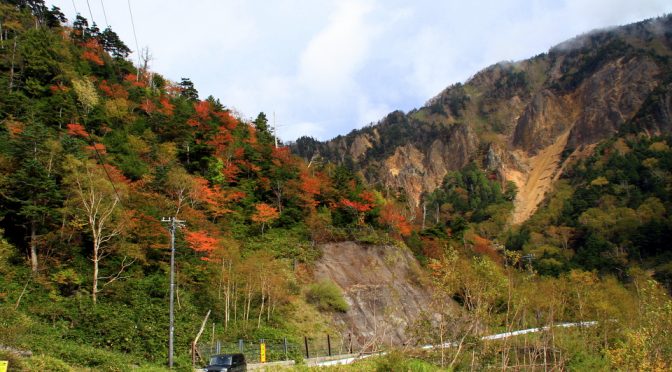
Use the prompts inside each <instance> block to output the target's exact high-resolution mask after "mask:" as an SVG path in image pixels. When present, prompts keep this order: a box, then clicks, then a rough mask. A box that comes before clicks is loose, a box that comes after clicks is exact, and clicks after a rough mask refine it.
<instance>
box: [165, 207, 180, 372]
mask: <svg viewBox="0 0 672 372" xmlns="http://www.w3.org/2000/svg"><path fill="white" fill-rule="evenodd" d="M161 222H166V223H170V226H169V230H170V328H169V331H168V333H169V337H168V368H171V369H172V368H173V338H174V336H175V230H177V228H180V227H184V223H185V222H186V221H181V220H178V219H177V218H175V217H163V218H162V219H161Z"/></svg>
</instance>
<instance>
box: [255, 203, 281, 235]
mask: <svg viewBox="0 0 672 372" xmlns="http://www.w3.org/2000/svg"><path fill="white" fill-rule="evenodd" d="M254 208H255V209H256V210H257V211H256V212H255V213H254V214H253V215H252V221H254V222H256V223H260V224H261V235H264V228H265V227H266V224H270V223H271V222H273V221H275V220H276V219H278V217H280V213H278V210H277V209H276V208H274V207H271V206H270V205H268V204H266V203H259V204H257V205H255V206H254Z"/></svg>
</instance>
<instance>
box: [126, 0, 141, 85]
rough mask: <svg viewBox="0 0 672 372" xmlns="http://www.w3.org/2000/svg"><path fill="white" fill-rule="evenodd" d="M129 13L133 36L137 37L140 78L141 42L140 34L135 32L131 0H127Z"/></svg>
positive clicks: (136, 47)
mask: <svg viewBox="0 0 672 372" xmlns="http://www.w3.org/2000/svg"><path fill="white" fill-rule="evenodd" d="M127 3H128V13H129V14H130V15H131V26H132V27H133V38H134V39H135V49H136V51H135V52H136V53H137V54H138V79H140V44H138V35H137V34H136V33H135V22H134V21H133V11H132V10H131V0H127Z"/></svg>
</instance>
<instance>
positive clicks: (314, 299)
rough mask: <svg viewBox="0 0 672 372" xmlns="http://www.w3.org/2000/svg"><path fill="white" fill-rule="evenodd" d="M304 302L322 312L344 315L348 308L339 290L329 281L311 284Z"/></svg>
mask: <svg viewBox="0 0 672 372" xmlns="http://www.w3.org/2000/svg"><path fill="white" fill-rule="evenodd" d="M306 300H307V301H308V302H309V303H311V304H313V305H315V306H317V308H318V309H320V310H324V311H338V312H342V313H344V312H346V311H348V309H349V308H350V306H349V305H348V303H347V302H345V299H344V298H343V291H341V288H340V287H339V286H338V285H336V283H334V282H332V281H331V280H329V279H325V280H322V281H320V282H318V283H315V284H311V285H310V287H309V288H308V292H307V293H306Z"/></svg>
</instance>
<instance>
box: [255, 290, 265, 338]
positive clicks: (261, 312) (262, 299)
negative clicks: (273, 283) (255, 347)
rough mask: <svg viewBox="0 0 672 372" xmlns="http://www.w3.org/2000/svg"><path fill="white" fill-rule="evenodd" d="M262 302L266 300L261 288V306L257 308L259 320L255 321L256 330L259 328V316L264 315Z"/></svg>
mask: <svg viewBox="0 0 672 372" xmlns="http://www.w3.org/2000/svg"><path fill="white" fill-rule="evenodd" d="M264 300H266V297H264V287H261V306H260V307H259V318H258V319H257V329H259V327H261V315H262V314H263V313H264Z"/></svg>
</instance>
